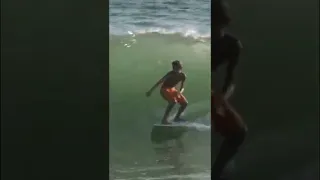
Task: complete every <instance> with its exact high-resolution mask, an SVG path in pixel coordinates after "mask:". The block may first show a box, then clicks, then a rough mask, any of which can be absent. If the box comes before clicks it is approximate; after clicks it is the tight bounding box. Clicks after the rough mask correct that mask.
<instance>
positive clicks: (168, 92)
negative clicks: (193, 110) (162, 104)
mask: <svg viewBox="0 0 320 180" xmlns="http://www.w3.org/2000/svg"><path fill="white" fill-rule="evenodd" d="M160 94H161V96H162V97H163V98H164V99H165V100H167V101H169V102H174V103H179V104H184V103H187V99H186V98H185V97H184V96H183V95H182V94H181V93H180V92H179V91H178V90H177V89H176V88H175V87H173V88H161V90H160Z"/></svg>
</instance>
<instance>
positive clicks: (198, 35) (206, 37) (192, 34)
mask: <svg viewBox="0 0 320 180" xmlns="http://www.w3.org/2000/svg"><path fill="white" fill-rule="evenodd" d="M137 35H155V36H161V35H173V36H176V37H181V38H188V39H194V40H203V41H210V40H211V32H209V31H208V32H203V31H199V30H196V29H193V28H174V29H166V28H157V27H154V28H146V29H137V30H127V31H123V30H116V29H115V28H112V27H110V34H109V36H111V37H112V36H124V37H127V36H137Z"/></svg>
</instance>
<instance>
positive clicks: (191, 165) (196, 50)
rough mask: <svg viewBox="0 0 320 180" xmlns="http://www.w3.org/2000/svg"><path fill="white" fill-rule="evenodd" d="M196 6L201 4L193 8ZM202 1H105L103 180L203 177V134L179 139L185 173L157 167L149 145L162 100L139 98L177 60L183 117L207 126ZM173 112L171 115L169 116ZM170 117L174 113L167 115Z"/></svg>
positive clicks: (205, 6)
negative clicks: (182, 76)
mask: <svg viewBox="0 0 320 180" xmlns="http://www.w3.org/2000/svg"><path fill="white" fill-rule="evenodd" d="M200 4H201V5H200ZM209 7H210V4H209V1H201V3H199V2H193V1H181V2H176V1H157V2H152V1H134V2H125V1H111V2H110V36H109V37H110V40H109V48H110V51H109V53H110V58H109V63H110V68H109V69H110V81H109V87H110V98H109V106H110V122H109V127H110V128H109V132H110V141H109V147H110V177H112V178H113V179H152V178H159V179H173V178H181V179H209V178H210V176H209V175H210V131H207V132H190V133H187V134H186V135H185V137H184V138H183V143H184V144H185V147H186V152H185V153H184V155H183V156H182V157H181V161H183V162H184V163H185V164H187V167H186V168H184V173H183V174H181V173H177V172H176V171H174V170H173V168H172V166H171V165H170V164H166V163H165V164H157V163H156V160H158V159H159V158H160V159H161V158H162V157H161V156H159V155H157V154H156V153H155V151H154V149H153V144H152V143H151V141H150V132H151V129H152V126H153V124H154V123H158V122H159V121H160V119H161V117H162V116H163V113H164V109H165V107H166V102H165V101H164V100H163V99H162V98H161V97H160V94H159V91H158V90H155V91H154V93H153V94H152V96H151V97H149V98H147V97H146V96H145V92H146V91H148V89H149V88H150V87H151V86H152V85H153V84H154V83H155V82H156V81H157V80H159V78H161V77H162V76H163V75H164V74H165V73H167V72H168V71H170V70H171V62H172V61H173V60H176V59H179V60H180V61H182V62H183V66H184V72H185V73H186V74H187V81H186V84H185V93H184V94H185V96H186V97H187V99H188V101H189V106H188V108H187V109H186V112H185V113H184V115H183V117H184V118H186V119H188V120H190V121H197V122H201V123H204V124H209V111H210V110H209V109H210V100H209V97H210V79H209V78H210V70H209V68H210V36H209V35H208V34H209V32H210V28H209V25H210V11H209ZM176 110H177V109H175V110H174V112H176ZM174 112H173V113H174Z"/></svg>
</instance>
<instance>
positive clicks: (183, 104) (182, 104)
mask: <svg viewBox="0 0 320 180" xmlns="http://www.w3.org/2000/svg"><path fill="white" fill-rule="evenodd" d="M180 105H181V106H182V107H187V106H188V102H182V103H180Z"/></svg>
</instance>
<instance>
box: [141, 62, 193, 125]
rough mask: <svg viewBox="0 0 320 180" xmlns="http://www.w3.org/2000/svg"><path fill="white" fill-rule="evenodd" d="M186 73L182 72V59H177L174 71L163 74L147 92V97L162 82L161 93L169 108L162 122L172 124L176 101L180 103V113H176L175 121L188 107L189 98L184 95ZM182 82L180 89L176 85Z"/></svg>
mask: <svg viewBox="0 0 320 180" xmlns="http://www.w3.org/2000/svg"><path fill="white" fill-rule="evenodd" d="M185 80H186V75H185V74H184V73H183V72H182V64H181V62H180V61H178V60H175V61H173V62H172V71H170V72H168V73H167V74H166V75H165V76H163V77H162V78H161V79H160V80H159V81H158V82H157V83H156V84H155V85H154V86H153V87H152V88H151V89H150V90H149V91H148V92H147V93H146V95H147V97H149V96H150V95H151V93H152V92H153V90H154V89H156V88H157V87H158V86H159V85H160V84H162V86H161V88H160V94H161V96H162V97H163V99H164V100H166V101H167V102H168V106H167V109H166V111H165V113H164V116H163V118H162V121H161V122H162V124H170V122H169V121H168V117H169V114H170V112H171V110H172V108H173V107H174V105H175V104H176V103H179V104H180V108H179V111H178V113H177V114H176V116H175V118H174V121H180V120H181V119H180V115H181V114H182V112H183V111H184V110H185V109H186V107H187V105H188V101H187V99H186V98H185V97H184V96H183V95H182V93H183V91H184V88H183V86H184V82H185ZM179 82H181V86H180V90H177V89H176V85H177V84H178V83H179Z"/></svg>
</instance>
